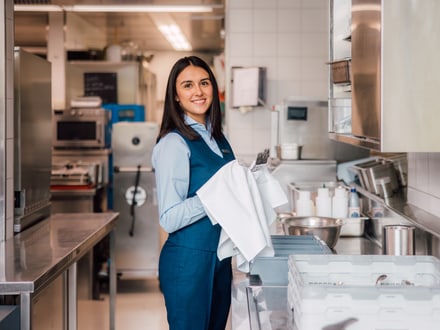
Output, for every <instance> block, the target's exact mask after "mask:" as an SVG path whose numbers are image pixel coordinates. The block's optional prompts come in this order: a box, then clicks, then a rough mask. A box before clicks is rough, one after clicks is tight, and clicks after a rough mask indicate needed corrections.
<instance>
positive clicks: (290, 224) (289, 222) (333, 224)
mask: <svg viewBox="0 0 440 330" xmlns="http://www.w3.org/2000/svg"><path fill="white" fill-rule="evenodd" d="M280 222H281V223H282V225H283V230H284V234H286V235H314V236H316V237H318V238H319V239H321V240H322V241H324V242H325V243H326V244H327V245H328V247H329V248H331V249H332V248H333V247H334V246H335V245H336V243H337V242H338V239H339V235H340V233H341V227H342V224H343V222H342V220H341V219H336V218H326V217H289V218H283V219H280Z"/></svg>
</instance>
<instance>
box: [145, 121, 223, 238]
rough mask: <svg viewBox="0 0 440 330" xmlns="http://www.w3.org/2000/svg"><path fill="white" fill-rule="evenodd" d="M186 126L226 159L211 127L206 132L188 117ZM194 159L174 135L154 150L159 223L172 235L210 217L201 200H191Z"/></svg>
mask: <svg viewBox="0 0 440 330" xmlns="http://www.w3.org/2000/svg"><path fill="white" fill-rule="evenodd" d="M185 122H186V123H187V124H188V125H190V126H191V128H193V129H194V130H195V131H196V132H197V133H199V134H200V136H201V137H202V138H203V140H204V141H205V142H206V144H207V145H208V146H209V147H210V148H211V150H212V151H214V152H215V153H216V154H218V155H219V156H221V157H223V155H222V153H221V151H220V148H219V147H218V145H217V142H216V141H215V140H214V139H213V138H211V127H210V126H209V124H208V127H207V128H206V127H205V126H204V125H202V124H200V123H198V122H196V121H195V120H193V119H192V118H190V117H188V116H185ZM190 156H191V152H190V149H189V147H188V145H187V144H186V142H185V140H184V139H183V138H182V137H181V136H180V135H179V134H177V133H174V132H171V133H168V134H167V135H166V136H164V137H163V138H161V139H160V141H159V143H158V144H156V146H155V147H154V149H153V154H152V163H153V167H154V171H155V176H156V187H157V199H158V204H159V222H160V225H161V226H162V228H163V229H164V230H165V231H166V232H168V233H172V232H174V231H176V230H178V229H180V228H183V227H186V226H188V225H190V224H192V223H194V222H196V221H197V220H200V219H201V218H203V217H204V216H205V215H206V212H205V210H204V208H203V206H202V203H201V202H200V199H199V197H197V196H194V197H191V198H187V193H188V187H189V175H190V166H189V158H190Z"/></svg>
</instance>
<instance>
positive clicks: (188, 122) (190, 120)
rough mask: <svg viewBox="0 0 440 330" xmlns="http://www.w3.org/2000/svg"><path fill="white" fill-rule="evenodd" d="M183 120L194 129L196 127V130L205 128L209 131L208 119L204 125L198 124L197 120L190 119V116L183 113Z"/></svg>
mask: <svg viewBox="0 0 440 330" xmlns="http://www.w3.org/2000/svg"><path fill="white" fill-rule="evenodd" d="M184 121H185V124H187V125H189V126H191V127H192V128H194V129H196V130H197V129H198V130H200V129H201V130H205V131H208V132H210V131H211V123H210V122H209V121H207V122H206V127H205V125H202V124H200V123H199V122H197V121H195V120H194V119H192V118H191V117H190V116H188V115H187V114H185V115H184Z"/></svg>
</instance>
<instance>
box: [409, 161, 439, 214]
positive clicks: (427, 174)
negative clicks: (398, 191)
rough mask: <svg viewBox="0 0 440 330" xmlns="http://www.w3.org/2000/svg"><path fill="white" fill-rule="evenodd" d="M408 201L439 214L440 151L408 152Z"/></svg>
mask: <svg viewBox="0 0 440 330" xmlns="http://www.w3.org/2000/svg"><path fill="white" fill-rule="evenodd" d="M408 202H409V203H411V204H413V205H415V206H417V207H420V208H421V209H423V210H425V211H427V212H429V213H432V214H434V215H436V216H440V153H409V154H408Z"/></svg>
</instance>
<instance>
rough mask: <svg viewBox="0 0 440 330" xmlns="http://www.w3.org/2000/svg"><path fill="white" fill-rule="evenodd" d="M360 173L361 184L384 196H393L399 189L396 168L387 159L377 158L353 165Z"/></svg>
mask: <svg viewBox="0 0 440 330" xmlns="http://www.w3.org/2000/svg"><path fill="white" fill-rule="evenodd" d="M353 171H355V172H356V173H357V174H358V177H359V181H360V183H361V186H362V187H363V188H364V189H366V190H368V191H369V192H371V193H373V194H376V195H378V196H380V197H383V198H388V197H391V196H392V195H393V194H394V193H395V192H397V191H398V190H399V184H398V181H397V176H396V169H395V167H394V165H393V163H392V162H391V161H389V160H386V159H380V158H378V159H375V160H372V161H368V162H365V163H360V164H356V165H354V166H353Z"/></svg>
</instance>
